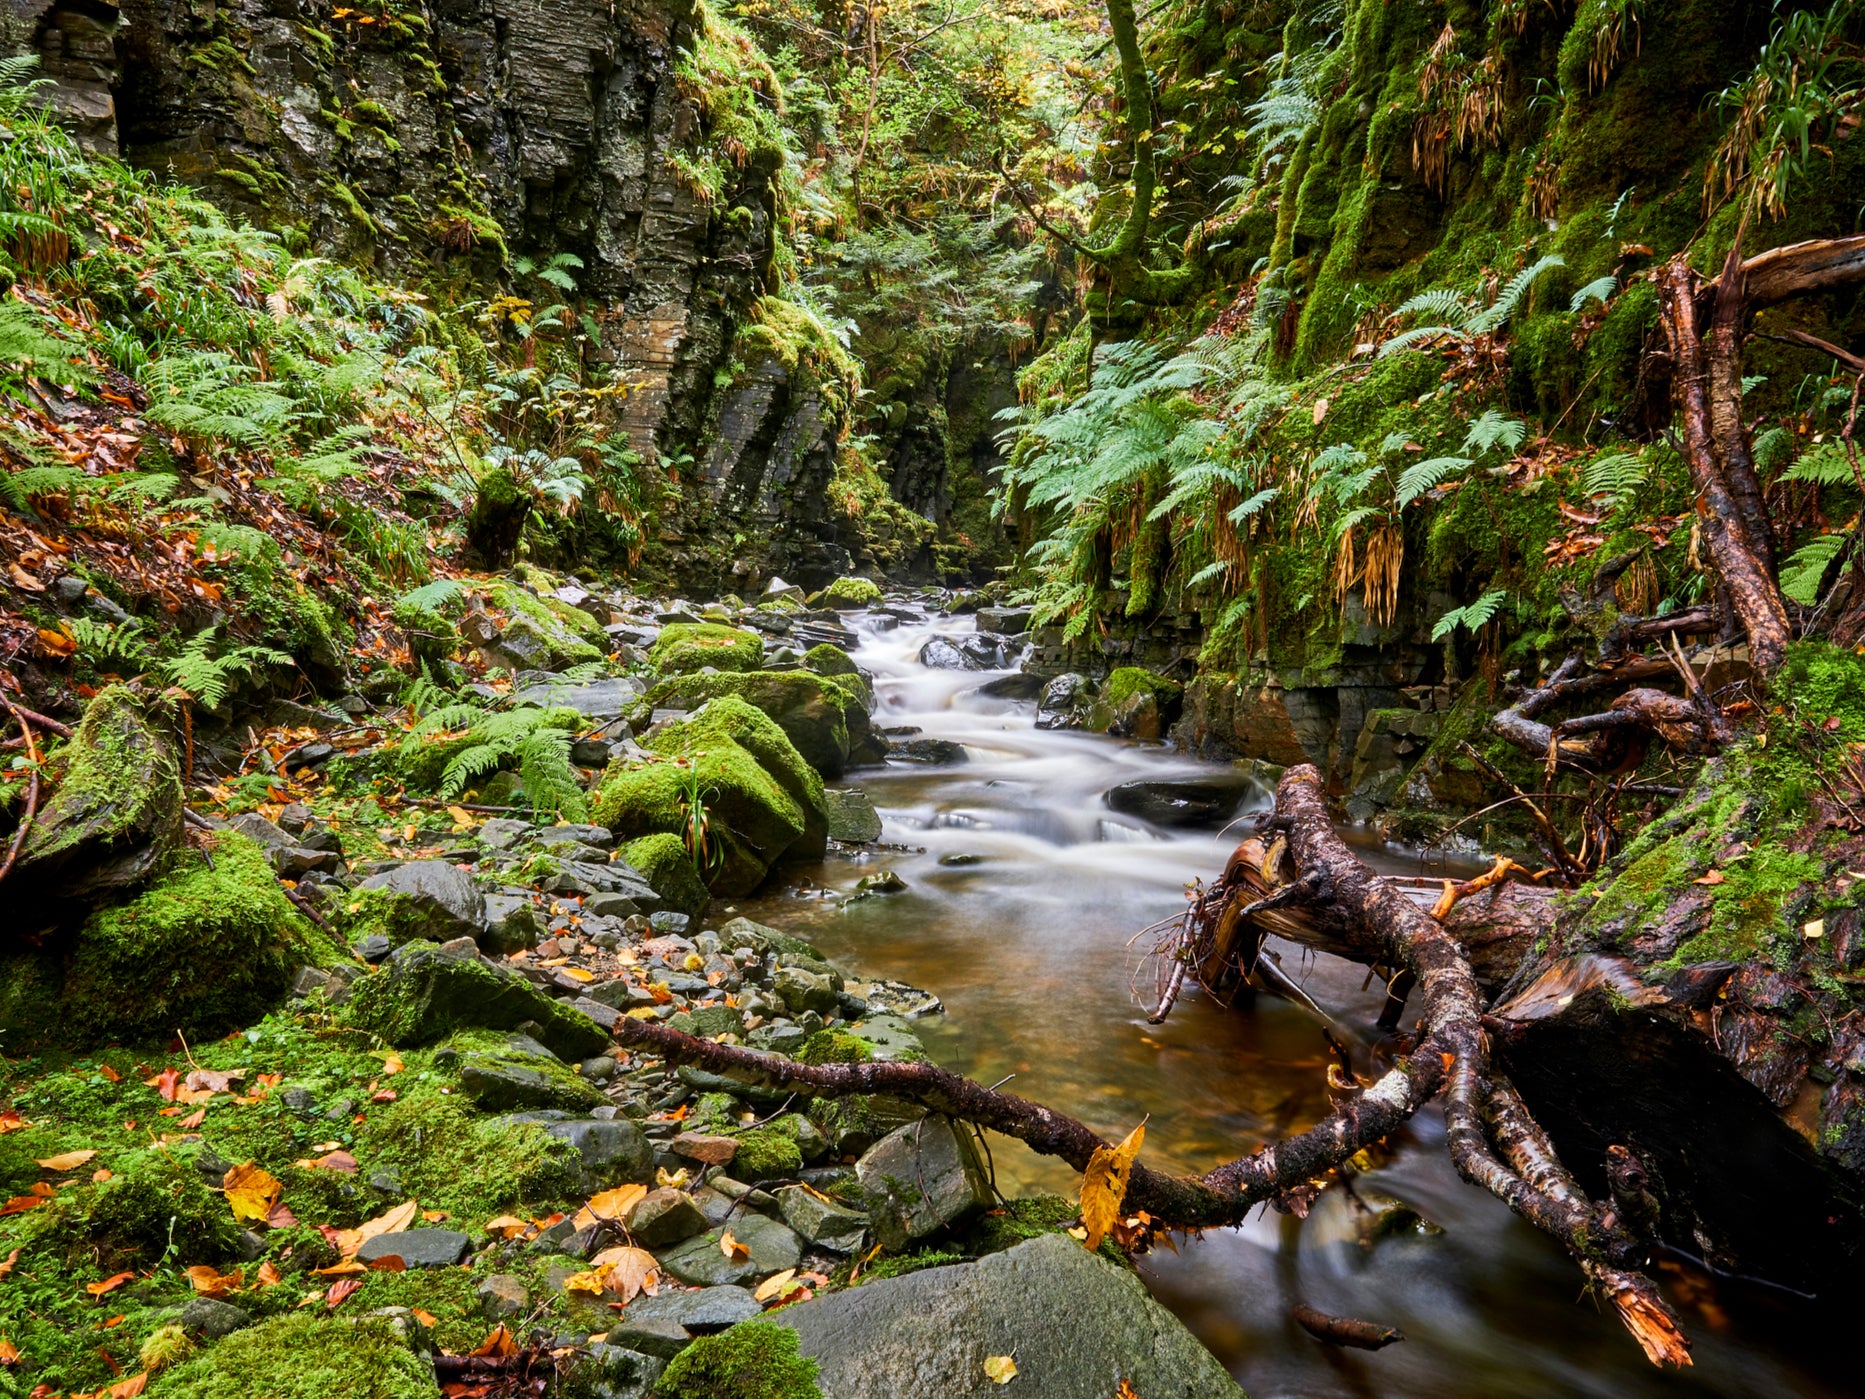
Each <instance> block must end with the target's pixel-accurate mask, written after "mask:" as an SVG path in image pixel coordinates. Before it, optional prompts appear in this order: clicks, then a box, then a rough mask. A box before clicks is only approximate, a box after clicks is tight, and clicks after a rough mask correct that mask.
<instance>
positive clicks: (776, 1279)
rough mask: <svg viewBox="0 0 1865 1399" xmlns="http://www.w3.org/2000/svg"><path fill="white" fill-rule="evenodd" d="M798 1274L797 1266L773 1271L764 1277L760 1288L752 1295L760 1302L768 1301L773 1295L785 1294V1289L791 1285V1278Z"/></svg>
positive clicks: (759, 1285)
mask: <svg viewBox="0 0 1865 1399" xmlns="http://www.w3.org/2000/svg"><path fill="white" fill-rule="evenodd" d="M796 1275H797V1270H796V1269H795V1268H785V1269H784V1270H783V1271H782V1272H781V1273H773V1274H771V1276H769V1277H768V1278H766V1279H764V1281H763V1282H761V1283H759V1284H758V1290H757V1291H756V1292H754V1293H752V1294H751V1295H752V1297H753V1298H755V1299H756V1300H757V1301H760V1302H768V1301H770V1300H771V1299H772V1298H773V1297H781V1296H783V1294H784V1289H785V1288H787V1287H789V1286H790V1283H791V1280H792V1279H793V1278H795V1277H796Z"/></svg>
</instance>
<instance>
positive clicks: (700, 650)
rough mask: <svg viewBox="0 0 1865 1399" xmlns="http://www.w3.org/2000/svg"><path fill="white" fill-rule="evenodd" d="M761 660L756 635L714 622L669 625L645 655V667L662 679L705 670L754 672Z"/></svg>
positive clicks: (674, 623) (671, 623)
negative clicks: (647, 665) (709, 667)
mask: <svg viewBox="0 0 1865 1399" xmlns="http://www.w3.org/2000/svg"><path fill="white" fill-rule="evenodd" d="M763 660H764V642H763V639H762V638H760V637H759V636H758V634H757V633H756V632H750V631H742V630H740V629H739V628H737V627H726V626H720V625H719V624H718V623H716V622H669V623H668V624H667V625H666V626H665V627H662V628H661V634H660V635H659V636H658V637H657V638H655V641H654V645H653V647H652V648H650V649H649V651H648V664H649V665H650V666H652V667H653V668H654V669H655V670H656V671H657V672H659V673H660V674H662V675H685V674H687V673H688V672H690V671H696V670H700V669H702V668H703V667H705V666H711V667H712V668H713V669H715V670H728V671H738V670H756V669H757V668H758V666H759V665H760V664H762V662H763Z"/></svg>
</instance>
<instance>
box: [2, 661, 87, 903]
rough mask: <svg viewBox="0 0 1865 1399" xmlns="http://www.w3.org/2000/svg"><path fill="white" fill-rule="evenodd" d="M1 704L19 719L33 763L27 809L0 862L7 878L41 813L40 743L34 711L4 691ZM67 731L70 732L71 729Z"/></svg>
mask: <svg viewBox="0 0 1865 1399" xmlns="http://www.w3.org/2000/svg"><path fill="white" fill-rule="evenodd" d="M0 704H4V705H5V706H6V707H7V711H8V712H9V713H10V714H12V716H13V717H14V718H15V719H17V720H18V721H19V732H20V737H21V738H23V739H24V740H25V742H26V756H27V758H28V759H29V760H30V761H31V763H32V771H31V773H30V774H29V775H28V777H27V779H26V811H25V814H24V815H22V816H21V817H20V820H19V829H18V830H16V831H14V832H13V839H12V841H11V843H9V844H8V846H7V848H6V862H5V863H4V864H0V879H5V878H6V877H7V876H8V875H9V874H11V873H12V872H13V862H14V861H15V860H17V859H19V851H20V847H21V846H23V845H24V844H25V843H26V837H27V836H28V835H29V834H30V833H31V831H32V822H33V818H34V817H35V816H37V815H38V814H39V745H38V743H37V741H36V740H35V739H34V738H33V733H32V725H31V724H29V723H28V722H27V721H26V716H27V715H28V714H31V713H32V711H31V710H28V709H21V708H20V707H19V706H18V705H16V704H14V703H13V701H12V700H10V699H8V698H7V696H6V695H5V694H4V693H0ZM33 718H35V719H38V718H40V716H39V715H36V714H34V715H33ZM42 722H43V721H42ZM65 732H66V733H70V732H71V730H69V729H67V730H65Z"/></svg>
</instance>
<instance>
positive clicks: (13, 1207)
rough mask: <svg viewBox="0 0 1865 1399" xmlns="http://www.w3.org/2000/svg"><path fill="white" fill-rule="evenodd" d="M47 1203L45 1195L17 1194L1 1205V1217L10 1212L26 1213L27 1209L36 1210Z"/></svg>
mask: <svg viewBox="0 0 1865 1399" xmlns="http://www.w3.org/2000/svg"><path fill="white" fill-rule="evenodd" d="M44 1203H45V1196H43V1195H15V1196H14V1197H13V1198H12V1199H10V1200H8V1201H7V1202H6V1203H5V1204H4V1205H0V1219H4V1218H6V1216H7V1215H9V1214H24V1213H25V1212H26V1211H27V1210H36V1209H37V1208H39V1206H40V1205H43V1204H44Z"/></svg>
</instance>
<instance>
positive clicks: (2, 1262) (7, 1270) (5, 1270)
mask: <svg viewBox="0 0 1865 1399" xmlns="http://www.w3.org/2000/svg"><path fill="white" fill-rule="evenodd" d="M17 1262H19V1250H18V1249H14V1250H13V1251H12V1252H11V1253H9V1254H8V1255H7V1256H6V1257H5V1258H4V1259H0V1279H4V1278H6V1277H7V1276H8V1275H10V1274H11V1273H12V1271H13V1265H14V1264H15V1263H17Z"/></svg>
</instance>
